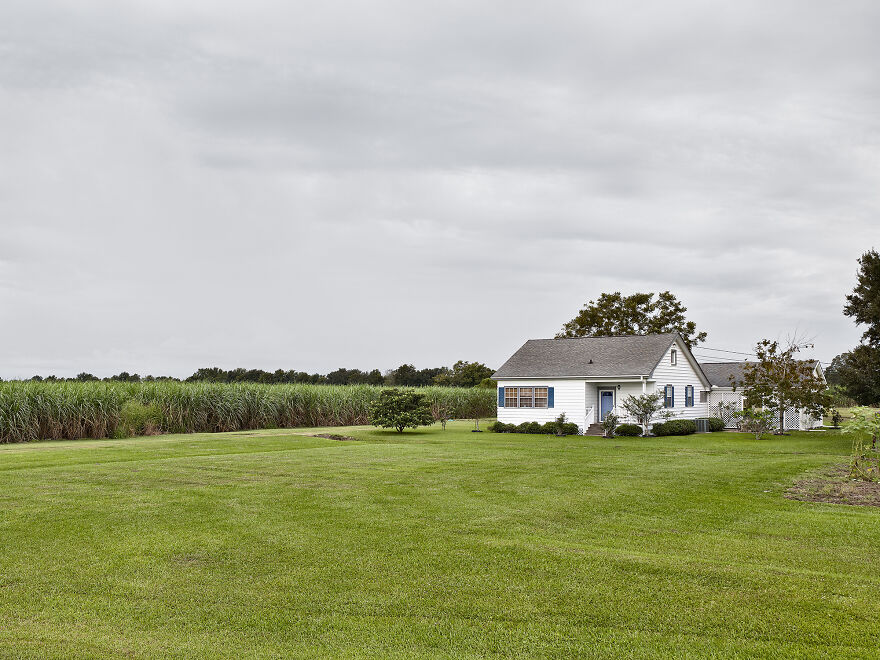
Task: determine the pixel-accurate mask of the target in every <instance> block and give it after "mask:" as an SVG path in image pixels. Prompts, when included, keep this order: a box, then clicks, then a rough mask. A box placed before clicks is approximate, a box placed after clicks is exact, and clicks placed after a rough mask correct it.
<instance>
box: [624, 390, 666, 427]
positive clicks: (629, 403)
mask: <svg viewBox="0 0 880 660" xmlns="http://www.w3.org/2000/svg"><path fill="white" fill-rule="evenodd" d="M620 407H621V408H623V409H624V410H625V411H626V413H627V414H628V415H629V416H630V417H632V418H634V419H635V420H636V421H637V422H638V423H639V424H640V425H641V427H642V433H643V434H645V435H647V433H648V426H649V425H650V424H651V420H652V419H654V417H656V416H657V413H659V412H660V411H661V410H662V409H663V392H655V393H654V394H642V395H641V396H633V395H632V394H630V395H629V396H628V397H626V398H625V399H624V400H623V402H622V403H621V404H620Z"/></svg>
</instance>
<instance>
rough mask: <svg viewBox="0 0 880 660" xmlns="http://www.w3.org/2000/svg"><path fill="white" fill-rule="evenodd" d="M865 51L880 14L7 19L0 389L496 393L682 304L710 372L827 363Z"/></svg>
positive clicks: (842, 6) (868, 218)
mask: <svg viewBox="0 0 880 660" xmlns="http://www.w3.org/2000/svg"><path fill="white" fill-rule="evenodd" d="M182 5H186V7H185V8H183V7H182ZM878 34H880V3H878V2H876V0H866V1H864V2H859V1H857V0H847V1H845V2H826V1H822V2H818V1H815V2H810V1H805V0H791V1H785V0H774V1H773V2H767V0H756V1H749V0H737V1H736V2H730V1H729V0H725V1H723V2H707V1H705V0H700V1H694V2H683V1H679V0H668V1H667V2H653V1H651V2H649V1H645V2H626V1H621V0H614V1H613V2H584V1H582V0H578V1H576V2H565V3H562V2H559V3H556V2H533V1H530V2H515V1H511V0H505V1H504V2H497V3H494V2H476V1H474V0H467V1H463V2H457V1H452V0H443V2H438V3H428V2H411V1H401V2H382V1H379V0H370V1H369V2H359V1H353V0H348V1H346V2H332V1H327V0H323V1H322V2H320V3H305V2H300V3H296V2H281V1H278V2H272V1H269V0H249V1H248V2H236V3H228V2H220V1H218V0H200V1H191V2H186V3H182V2H180V1H179V0H148V1H147V0H145V1H143V2H120V1H119V0H83V1H80V2H64V1H57V2H51V1H43V0H34V1H32V2H27V3H13V2H4V3H0V229H2V234H0V376H2V377H4V378H11V377H29V376H31V375H33V374H35V373H40V374H43V375H46V374H49V373H55V374H58V375H60V376H69V375H75V374H76V373H78V372H79V371H83V370H86V371H91V372H93V373H95V374H97V375H99V376H107V375H110V374H112V373H117V372H119V371H121V370H127V371H130V372H139V373H141V374H147V373H152V374H171V375H177V376H185V375H188V374H190V373H192V372H193V371H194V370H195V369H196V368H198V367H201V366H212V365H217V366H222V367H225V368H231V367H235V366H247V367H252V368H265V369H276V368H279V367H281V368H285V369H291V368H292V369H298V370H306V371H321V372H326V371H328V370H332V369H334V368H336V367H339V366H346V367H359V368H364V369H368V368H374V367H375V368H380V369H383V370H384V369H388V368H391V367H395V366H397V365H399V364H401V363H403V362H408V363H414V364H415V365H416V366H418V367H425V366H435V365H440V364H451V363H452V362H454V361H455V360H457V359H466V360H479V361H482V362H486V363H487V364H489V366H492V367H497V366H499V365H500V364H501V363H502V362H503V361H504V360H505V359H506V358H507V357H508V356H509V355H510V354H511V353H512V352H513V351H514V350H515V349H516V348H518V347H519V346H520V345H521V344H522V342H523V341H525V340H526V339H529V338H535V337H551V336H553V335H554V334H555V333H556V332H557V331H558V330H559V329H560V327H561V326H562V324H563V323H564V322H566V321H568V320H569V319H571V318H572V317H573V316H574V315H575V313H576V312H577V310H578V309H579V308H580V307H581V306H582V305H583V303H584V302H586V301H587V300H589V299H593V298H595V297H596V296H598V295H599V294H600V293H601V292H603V291H615V290H620V291H623V292H633V291H660V290H665V289H669V290H671V291H672V292H673V293H675V294H676V295H677V296H678V297H679V298H680V299H681V300H682V301H683V302H684V304H685V305H686V306H687V307H688V308H689V316H690V318H692V319H693V320H694V321H696V322H697V324H698V325H699V327H700V329H702V330H705V331H707V332H708V333H709V339H708V341H707V345H708V346H711V347H715V348H724V349H731V350H741V351H746V350H748V349H749V348H750V347H752V346H753V345H754V344H755V342H756V341H757V340H759V339H761V338H764V337H770V338H776V337H777V336H780V335H783V336H784V335H785V334H786V333H789V332H791V331H793V330H795V329H796V328H797V329H799V330H800V331H801V332H804V333H807V334H808V335H809V336H811V337H814V338H815V342H816V345H817V348H816V352H815V353H814V355H815V356H816V357H819V358H820V359H823V360H830V359H831V358H832V357H833V356H834V355H835V354H837V353H839V352H841V351H843V350H846V349H848V348H851V347H852V346H853V345H855V343H856V342H857V341H858V338H859V336H860V334H861V332H860V331H859V330H858V329H857V328H856V327H855V326H854V325H853V324H852V322H851V321H850V319H848V318H846V317H844V316H843V315H842V313H841V310H842V306H843V303H844V296H845V295H846V293H848V292H849V291H850V290H851V289H852V287H853V285H854V283H855V272H856V268H857V263H856V260H857V258H858V257H859V255H860V254H861V253H862V252H864V251H865V250H867V249H869V248H871V247H872V245H873V246H876V247H880V240H878V238H880V213H878V211H880V66H878V64H880V39H878V37H877V35H878Z"/></svg>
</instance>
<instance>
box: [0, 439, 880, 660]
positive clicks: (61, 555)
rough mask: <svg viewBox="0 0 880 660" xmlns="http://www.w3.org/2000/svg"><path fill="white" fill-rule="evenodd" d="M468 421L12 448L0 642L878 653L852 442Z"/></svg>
mask: <svg viewBox="0 0 880 660" xmlns="http://www.w3.org/2000/svg"><path fill="white" fill-rule="evenodd" d="M469 428H470V425H468V424H465V423H460V424H458V423H454V424H451V425H450V428H449V429H448V430H447V431H445V432H443V431H441V430H440V429H439V427H438V428H431V429H428V430H420V431H418V432H412V431H408V432H406V433H405V434H403V435H398V434H397V433H394V432H393V431H390V432H389V431H377V430H372V429H366V428H348V429H338V428H337V429H331V430H332V431H333V432H336V433H340V432H342V433H345V434H347V435H351V436H355V437H357V438H360V439H362V441H357V442H352V441H336V440H324V439H318V438H308V437H303V436H302V435H296V434H294V433H293V432H292V431H290V430H283V431H281V430H279V431H260V432H244V433H230V434H220V435H191V436H161V437H151V438H137V439H132V440H100V441H96V440H89V441H76V442H44V443H38V444H32V445H7V446H2V447H0V480H2V482H0V483H2V489H0V498H2V503H0V534H2V536H0V538H2V552H0V656H2V657H33V658H50V657H107V658H110V657H114V658H115V657H148V656H176V657H228V658H254V657H265V658H282V657H285V658H286V657H310V658H326V657H349V658H364V657H372V658H410V657H412V658H421V657H445V658H447V657H448V658H477V657H554V658H558V657H609V656H612V657H613V656H617V657H626V658H658V657H670V658H671V657H675V658H682V657H684V658H686V657H693V658H705V657H718V658H721V657H724V658H728V657H755V656H760V657H773V658H778V657H798V658H807V657H809V658H822V657H841V658H843V657H846V658H869V657H873V658H876V657H878V656H880V650H878V649H880V638H878V634H877V630H878V628H877V617H878V615H880V554H878V548H880V509H876V508H868V507H865V508H858V507H848V506H844V505H829V504H806V503H802V502H794V501H790V500H787V499H785V498H784V497H783V496H782V494H783V492H784V491H785V490H786V488H788V486H789V485H790V484H791V483H792V481H793V480H795V479H796V478H797V477H798V476H799V475H801V474H803V473H805V472H809V471H813V470H816V469H819V468H822V467H823V466H827V465H829V464H832V463H840V462H843V461H845V460H846V457H847V451H848V449H849V446H850V443H849V440H848V439H846V438H841V437H840V436H837V435H835V434H823V433H809V434H807V433H799V434H793V435H792V436H790V437H786V438H783V439H773V440H763V441H760V442H756V441H755V440H754V439H753V438H750V437H749V436H745V435H739V434H729V433H719V434H712V435H695V436H689V437H685V438H652V439H639V438H615V439H612V440H604V439H600V438H589V437H588V438H585V437H566V438H551V437H543V436H523V435H509V434H504V435H496V434H491V433H482V434H475V433H470V432H469ZM298 432H299V431H298Z"/></svg>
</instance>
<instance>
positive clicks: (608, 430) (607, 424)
mask: <svg viewBox="0 0 880 660" xmlns="http://www.w3.org/2000/svg"><path fill="white" fill-rule="evenodd" d="M619 421H620V420H619V419H618V418H617V415H615V414H614V413H608V414H607V415H605V419H603V420H602V431H603V435H604V436H605V437H606V438H613V437H614V429H616V428H617V426H618V422H619Z"/></svg>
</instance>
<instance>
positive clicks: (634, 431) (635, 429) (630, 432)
mask: <svg viewBox="0 0 880 660" xmlns="http://www.w3.org/2000/svg"><path fill="white" fill-rule="evenodd" d="M641 434H642V427H641V426H639V425H638V424H621V425H620V426H618V427H617V428H616V429H614V435H622V436H625V437H629V438H635V437H637V436H640V435H641Z"/></svg>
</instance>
